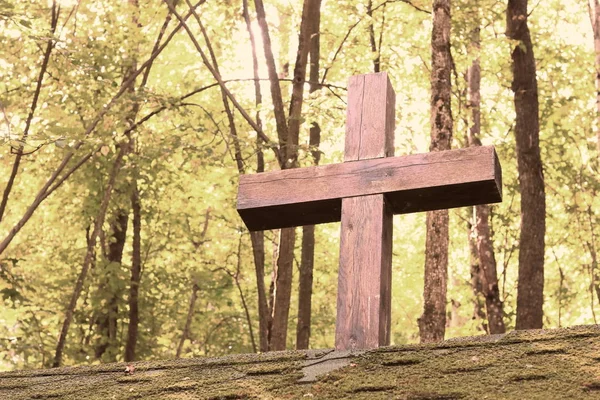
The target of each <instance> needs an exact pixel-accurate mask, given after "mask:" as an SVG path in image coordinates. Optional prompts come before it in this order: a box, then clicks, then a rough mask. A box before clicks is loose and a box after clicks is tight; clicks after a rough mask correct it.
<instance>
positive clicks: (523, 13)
mask: <svg viewBox="0 0 600 400" xmlns="http://www.w3.org/2000/svg"><path fill="white" fill-rule="evenodd" d="M506 35H507V36H508V38H509V39H512V40H515V41H518V43H517V44H515V45H514V48H513V52H512V70H513V81H512V90H513V92H514V94H515V95H514V102H515V111H516V115H517V117H516V124H515V137H516V143H517V168H518V172H519V188H520V191H521V235H520V238H519V286H518V291H517V321H516V326H515V328H516V329H539V328H542V326H543V316H544V314H543V302H544V235H545V232H546V196H545V190H544V175H543V170H542V160H541V156H540V145H539V132H540V125H539V115H538V112H539V104H538V90H537V79H536V73H535V58H534V54H533V44H532V43H531V36H530V33H529V28H528V27H527V0H509V1H508V8H507V10H506Z"/></svg>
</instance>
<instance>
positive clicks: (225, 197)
mask: <svg viewBox="0 0 600 400" xmlns="http://www.w3.org/2000/svg"><path fill="white" fill-rule="evenodd" d="M192 3H193V4H192ZM305 3H307V4H310V5H312V7H303V2H301V1H282V0H276V1H268V2H266V4H264V5H263V3H262V1H260V0H257V1H254V2H247V1H246V0H243V1H238V0H227V1H210V0H207V1H203V0H201V1H199V2H194V1H192V2H189V1H183V0H180V1H178V2H176V4H175V5H174V4H173V3H172V2H161V1H158V0H129V1H124V0H98V1H84V0H81V1H75V0H61V1H35V0H32V1H18V2H17V1H11V0H0V27H1V29H0V49H1V50H0V77H2V79H0V144H1V146H0V183H1V185H2V186H1V187H0V189H1V192H2V193H3V197H2V203H1V204H0V241H1V242H0V293H1V294H2V299H3V308H2V309H1V310H0V343H1V345H0V355H1V357H0V360H1V361H0V369H14V368H39V367H47V366H52V365H59V364H63V363H64V364H75V363H95V362H100V361H104V362H106V361H118V360H127V361H130V360H136V359H157V358H163V359H164V358H172V357H192V356H217V355H222V354H227V353H244V352H254V351H259V350H263V351H264V350H268V349H277V348H295V347H298V348H306V347H307V346H309V347H311V348H330V347H332V346H333V345H334V332H335V315H336V311H335V303H336V301H335V299H336V287H337V263H338V248H339V224H325V225H319V226H317V227H316V228H314V230H313V232H314V270H313V269H312V267H311V266H312V264H311V263H312V261H311V257H309V256H308V255H309V254H313V250H311V247H310V245H311V241H310V235H311V230H312V228H298V229H296V234H295V235H294V233H293V230H292V231H291V232H290V230H287V232H286V230H284V231H266V232H264V234H262V233H260V234H258V233H257V234H253V235H250V233H249V232H248V231H247V230H246V229H245V227H244V225H243V223H242V221H241V219H240V218H239V216H238V215H237V212H236V210H235V204H236V191H237V181H238V179H239V175H240V174H241V173H256V172H260V171H263V170H264V171H268V170H274V169H279V168H288V167H296V166H308V165H313V164H315V163H321V164H328V163H334V162H341V161H342V159H343V142H344V133H345V128H344V121H345V118H346V85H347V82H348V78H349V77H350V76H352V75H355V74H362V73H369V72H376V71H387V72H388V73H389V76H390V79H391V80H392V84H393V86H394V88H395V91H396V94H397V100H396V110H397V113H396V139H395V146H396V155H402V154H411V153H422V152H426V151H428V149H429V146H430V126H429V123H430V105H429V104H430V96H431V90H432V89H431V85H430V75H431V54H432V47H431V35H432V13H431V10H432V4H431V3H430V2H428V1H422V0H414V1H412V2H410V1H408V0H404V1H399V0H380V1H376V0H372V1H371V0H364V1H343V0H340V1H331V0H321V1H318V0H307V1H306V2H305ZM525 4H526V3H525ZM451 7H452V9H451V11H452V13H451V14H452V22H451V24H452V30H451V32H452V33H451V47H450V49H451V52H452V73H451V75H452V90H451V97H450V99H451V102H452V111H453V119H454V141H453V144H452V147H453V148H459V147H466V146H468V145H469V143H470V142H471V141H470V139H469V137H470V136H469V135H470V134H469V132H470V129H471V128H472V126H473V121H472V118H473V109H474V103H473V98H472V94H473V93H472V87H471V88H470V86H469V83H470V81H469V79H470V78H469V76H470V74H469V73H467V72H468V71H469V70H470V68H472V66H473V65H474V64H475V61H476V60H479V61H478V62H479V63H480V66H481V88H480V97H481V104H480V106H479V107H477V108H478V109H480V110H481V129H480V131H481V133H480V135H479V137H480V139H481V142H483V144H491V145H494V146H495V147H496V150H497V152H498V154H499V157H500V161H501V164H502V167H503V182H504V201H503V203H501V204H498V205H494V206H492V207H491V208H490V210H489V212H490V216H489V226H490V237H491V239H492V240H493V242H492V243H493V254H494V255H495V260H496V266H497V279H498V285H497V294H498V296H499V300H500V302H501V303H502V306H503V311H502V320H503V324H505V326H506V328H507V329H513V328H514V327H515V323H516V313H517V310H516V309H517V307H516V304H517V283H518V269H519V268H518V266H519V237H520V232H521V228H520V225H521V218H520V216H521V208H520V205H521V196H520V188H519V179H518V172H517V150H516V145H515V134H514V133H515V132H514V131H515V107H514V104H513V96H514V93H513V91H512V90H511V82H512V80H513V74H512V72H511V52H513V49H514V48H519V46H523V45H522V44H521V43H519V42H518V41H517V43H516V42H515V40H514V39H509V38H508V37H507V36H506V34H505V31H506V29H507V27H506V11H507V4H506V3H505V2H503V1H492V0H479V1H468V0H455V1H453V2H452V5H451ZM598 9H600V7H598V2H597V1H592V3H590V4H588V3H586V2H585V1H581V0H569V1H559V0H550V1H545V2H536V3H534V4H530V7H529V18H528V19H527V20H528V24H529V29H530V30H531V39H532V42H533V46H534V47H533V48H534V51H535V58H536V68H537V85H538V88H537V90H538V94H539V124H540V134H539V135H540V139H539V141H540V150H541V159H542V162H543V173H544V183H545V201H546V231H545V247H544V248H543V249H544V253H543V256H544V260H543V261H544V262H543V265H544V270H545V271H544V272H545V274H544V292H543V294H544V297H543V307H544V313H543V325H544V327H547V328H552V327H561V326H570V325H577V324H592V323H597V316H596V313H597V312H598V311H600V302H599V300H600V299H599V298H600V278H599V277H598V260H597V251H598V246H600V244H599V243H598V237H597V235H598V222H599V220H600V213H599V211H598V210H599V206H600V200H599V199H598V198H597V196H596V194H597V193H598V192H599V191H600V180H599V178H598V173H597V172H598V167H599V157H600V155H599V150H600V133H598V132H599V131H598V124H597V118H598V113H597V104H596V96H597V92H596V87H595V84H596V79H597V75H598V74H597V72H596V64H595V63H596V60H595V57H596V52H595V50H594V49H595V46H594V43H595V42H594V26H596V24H595V22H594V21H596V20H597V19H598V17H597V16H596V10H598ZM303 10H304V12H303ZM599 13H600V11H599ZM309 22H310V23H309ZM266 32H268V36H267V35H265V33H266ZM597 36H598V40H597V46H596V48H597V51H598V52H600V34H598V35H597ZM317 38H318V40H316V39H317ZM267 39H268V40H267ZM299 44H302V45H301V46H300V47H299ZM299 49H300V50H299ZM269 54H271V55H269ZM307 60H308V61H307ZM305 73H306V78H305V79H303V78H302V77H303V76H304V74H305ZM288 107H289V115H288V110H287V108H288ZM294 132H295V134H296V135H297V139H294ZM288 133H289V134H290V136H289V137H286V135H285V134H288ZM425 218H426V216H425V214H424V213H421V214H412V215H402V216H395V217H394V258H393V282H392V290H393V292H392V335H391V337H392V339H391V340H392V343H393V344H402V343H414V342H417V341H418V340H419V324H418V319H419V317H420V316H421V313H422V311H423V290H424V289H423V286H424V271H423V265H424V264H425V257H426V252H425V237H426V223H425ZM449 221H450V223H449V238H450V240H449V250H448V256H449V261H448V292H447V297H446V322H445V337H446V338H448V337H456V336H464V335H474V334H480V333H486V332H490V330H493V329H491V328H490V324H489V321H488V317H487V316H486V310H485V293H483V291H484V290H483V289H482V288H481V280H480V279H479V277H480V274H481V271H480V270H479V262H480V260H478V255H477V249H476V248H477V246H476V244H475V243H474V236H476V234H474V233H473V227H474V225H475V221H474V220H473V210H472V208H463V209H453V210H450V212H449ZM261 249H262V250H261ZM282 254H283V255H285V254H288V255H289V256H290V257H289V259H288V260H287V261H286V260H284V259H283V258H284V257H283V256H282ZM261 257H262V258H261ZM282 263H283V264H285V263H287V265H288V267H289V268H288V269H287V271H288V272H289V276H287V277H286V276H284V275H282V273H281V271H282V270H280V268H282ZM278 264H279V267H278ZM309 267H310V268H309ZM277 271H279V272H280V273H279V274H278V277H276V272H277ZM309 275H310V276H309ZM284 278H286V279H288V281H289V282H288V283H287V286H286V285H281V288H284V289H285V287H287V288H288V290H289V291H291V292H289V293H288V294H287V297H288V298H289V299H291V301H290V302H289V304H287V305H285V304H284V307H283V308H281V309H280V310H281V311H277V310H275V309H274V308H276V307H275V306H274V304H275V303H276V296H279V295H281V296H283V298H284V299H285V297H286V293H285V291H286V290H284V289H280V290H277V287H278V285H279V283H280V282H279V281H278V279H279V280H281V279H284ZM300 281H302V282H304V286H302V285H300V283H299V282H300ZM310 281H312V282H311V286H310V287H311V288H312V290H308V291H307V286H306V283H307V282H310ZM299 287H300V288H302V289H301V290H299ZM299 296H305V297H304V299H306V298H307V297H306V296H308V298H310V299H311V301H312V304H311V302H308V303H307V300H300V301H299ZM277 301H279V300H277ZM299 304H303V305H304V307H299ZM306 304H308V310H309V311H308V315H309V319H308V322H307V320H306V318H307V314H306V313H307V310H306ZM278 313H279V314H278ZM298 321H300V323H299V322H298ZM274 325H279V326H274ZM307 326H308V327H310V328H307ZM277 341H278V343H277Z"/></svg>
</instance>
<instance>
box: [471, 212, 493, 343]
mask: <svg viewBox="0 0 600 400" xmlns="http://www.w3.org/2000/svg"><path fill="white" fill-rule="evenodd" d="M473 211H474V210H473ZM471 217H472V216H471V215H469V219H471ZM468 240H469V263H470V265H471V287H472V289H473V320H476V321H481V324H480V325H478V327H477V329H481V330H482V331H483V332H485V333H489V328H488V325H487V323H486V319H487V317H486V314H485V296H484V295H483V272H482V271H481V265H480V263H479V253H478V251H477V238H476V234H475V227H474V224H472V223H471V221H469V223H468Z"/></svg>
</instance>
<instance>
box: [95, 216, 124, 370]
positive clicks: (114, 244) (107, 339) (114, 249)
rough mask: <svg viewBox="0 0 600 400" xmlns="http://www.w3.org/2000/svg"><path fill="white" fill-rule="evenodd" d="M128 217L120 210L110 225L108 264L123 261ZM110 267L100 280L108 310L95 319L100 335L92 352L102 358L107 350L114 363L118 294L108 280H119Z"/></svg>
mask: <svg viewBox="0 0 600 400" xmlns="http://www.w3.org/2000/svg"><path fill="white" fill-rule="evenodd" d="M128 221H129V216H128V215H127V211H124V210H120V211H119V213H118V214H117V216H116V217H115V219H114V221H113V222H112V223H111V232H112V238H113V239H112V240H111V241H110V244H109V245H108V257H107V261H108V262H109V263H111V264H112V263H117V264H121V263H122V261H123V248H124V247H125V240H126V239H127V223H128ZM111 271H112V266H109V267H108V269H107V271H105V272H104V274H103V276H102V278H101V279H103V281H102V284H101V285H100V286H99V288H98V291H99V292H100V294H101V297H104V296H106V295H109V296H110V298H109V299H108V309H107V310H102V311H101V313H100V315H99V316H98V318H97V321H96V324H97V326H98V331H99V333H100V335H101V337H100V341H99V343H98V344H97V345H96V348H95V350H94V353H95V356H96V359H100V358H102V356H103V355H104V353H105V352H106V351H107V350H109V355H108V358H107V359H106V361H108V362H116V361H117V352H116V350H117V347H118V344H117V321H118V314H119V305H118V303H119V297H120V296H119V293H115V292H114V291H112V289H111V286H112V285H111V284H110V280H111V279H119V277H118V276H113V274H112V272H111Z"/></svg>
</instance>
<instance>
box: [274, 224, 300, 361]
mask: <svg viewBox="0 0 600 400" xmlns="http://www.w3.org/2000/svg"><path fill="white" fill-rule="evenodd" d="M295 239H296V230H295V228H284V229H282V230H281V236H280V242H279V257H278V258H277V279H276V281H275V299H274V302H273V321H272V326H271V335H270V338H269V350H285V347H286V340H287V327H288V316H289V313H290V299H291V295H292V273H293V266H294V244H295Z"/></svg>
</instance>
